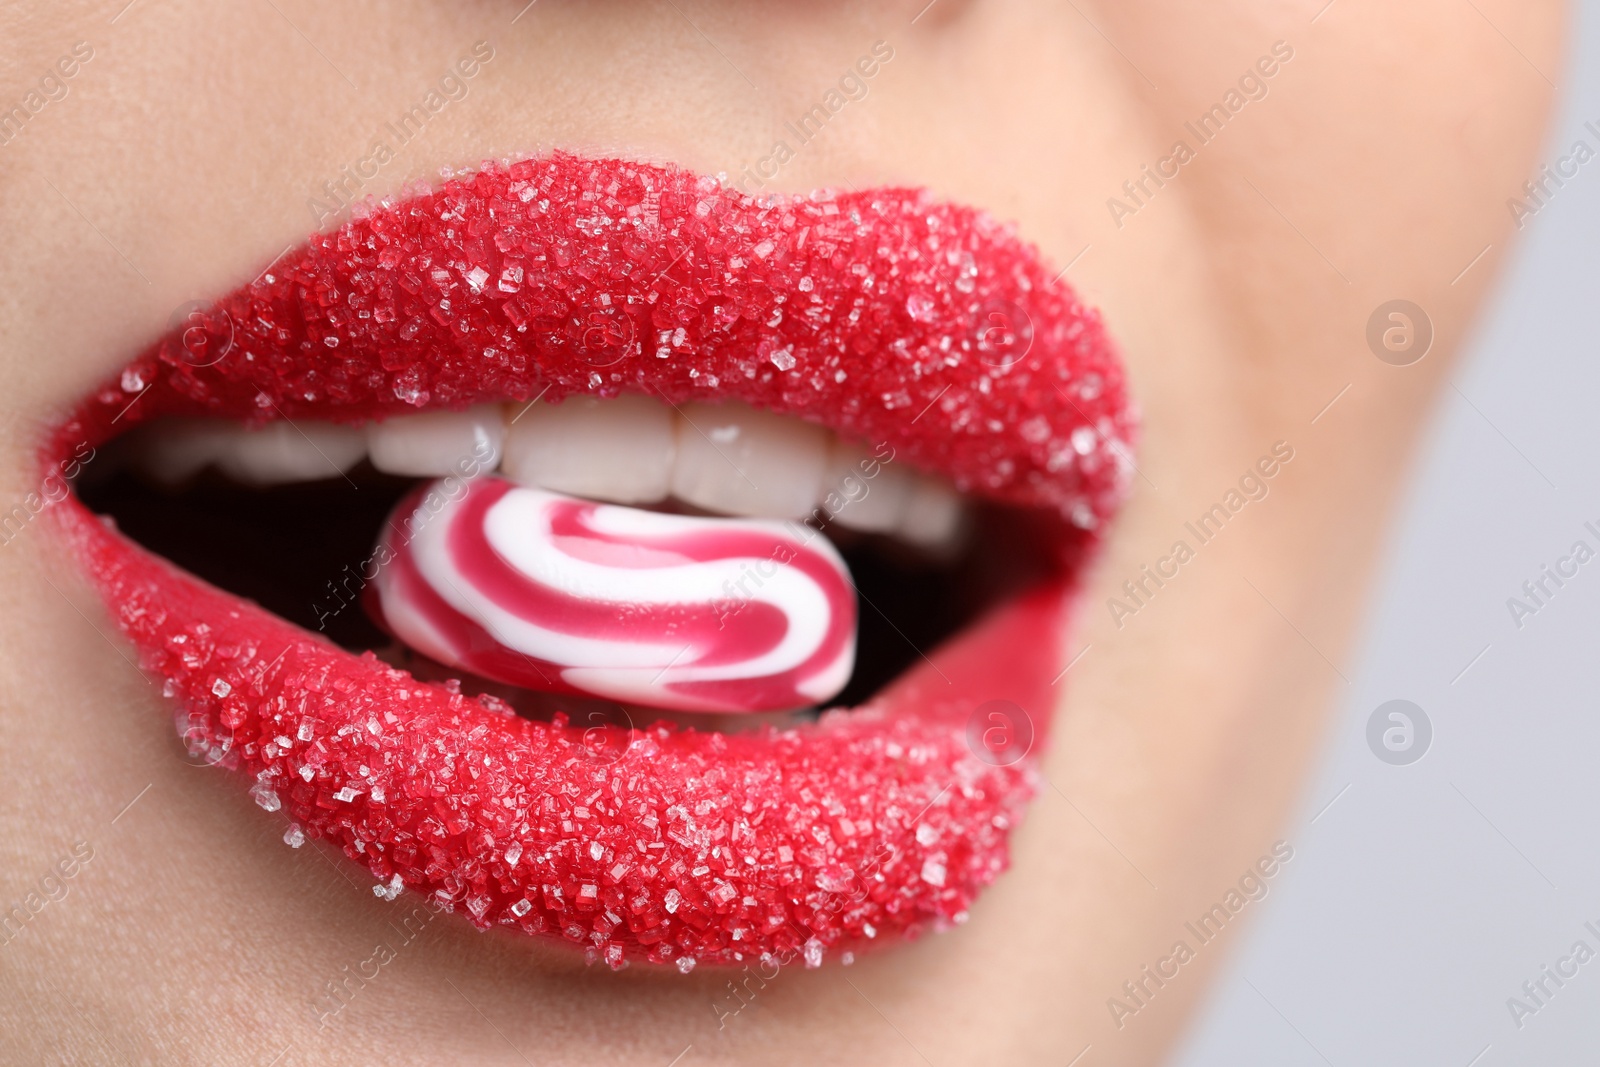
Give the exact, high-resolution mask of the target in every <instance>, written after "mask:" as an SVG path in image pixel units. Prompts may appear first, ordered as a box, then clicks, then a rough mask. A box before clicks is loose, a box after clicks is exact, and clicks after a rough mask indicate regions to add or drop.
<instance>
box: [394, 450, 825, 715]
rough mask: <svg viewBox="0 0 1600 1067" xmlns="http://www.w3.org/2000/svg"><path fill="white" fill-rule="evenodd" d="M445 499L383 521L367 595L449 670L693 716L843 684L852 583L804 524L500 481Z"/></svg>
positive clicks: (811, 698)
mask: <svg viewBox="0 0 1600 1067" xmlns="http://www.w3.org/2000/svg"><path fill="white" fill-rule="evenodd" d="M448 489H449V487H448V486H447V484H446V483H442V482H441V483H434V484H433V485H430V486H424V487H422V488H420V489H419V490H417V491H416V492H415V493H413V494H412V495H411V496H410V497H408V498H407V499H406V500H404V501H402V502H401V504H400V505H399V507H398V508H396V510H395V514H394V515H393V516H391V517H390V520H389V522H387V523H385V524H384V531H385V532H384V535H383V539H382V541H380V543H379V546H378V549H377V554H376V558H378V559H380V560H386V561H387V563H386V565H385V566H384V567H382V568H381V569H380V570H379V572H378V576H377V579H376V581H375V585H374V587H375V589H376V592H377V595H376V597H375V598H374V603H375V606H376V613H377V615H378V616H379V620H380V621H381V623H382V624H383V625H385V626H386V627H387V628H388V629H389V630H390V631H391V632H393V633H394V635H395V636H396V637H398V638H400V640H402V641H404V642H405V643H406V644H407V645H408V646H410V647H411V648H413V649H416V650H417V651H419V652H422V653H424V654H426V655H429V656H431V657H433V658H434V659H436V660H438V661H440V662H441V663H444V664H446V665H447V666H452V667H459V668H461V669H463V670H468V671H471V672H473V673H475V674H479V675H482V676H484V677H487V678H492V679H495V680H496V681H501V682H508V683H511V684H513V685H522V686H526V687H528V688H532V689H542V690H547V691H548V690H559V689H562V688H565V689H567V690H568V691H572V692H580V693H587V694H591V695H594V696H600V697H607V698H610V699H612V700H619V701H626V702H631V703H639V704H648V705H650V706H652V707H660V708H680V709H685V710H693V711H733V712H740V711H769V710H779V709H786V708H796V707H804V706H809V705H812V704H819V703H822V702H823V701H825V700H827V699H828V698H830V697H832V696H834V695H835V694H836V693H838V692H839V690H841V689H843V688H844V685H845V683H846V682H847V681H849V679H850V671H851V668H852V666H853V665H854V662H855V622H856V606H855V593H854V590H853V588H852V586H851V582H850V575H849V572H848V570H846V568H845V564H844V561H843V560H842V559H840V558H839V554H838V552H837V551H835V550H834V548H833V546H832V545H830V544H829V543H828V541H827V539H826V538H824V537H821V536H818V535H816V533H815V531H812V530H810V529H809V528H807V527H804V526H799V525H798V524H784V523H778V522H770V521H762V520H756V519H729V518H709V517H702V516H689V515H665V514H659V513H656V512H652V511H642V510H639V509H636V508H628V507H620V506H617V505H610V504H595V503H591V502H588V501H584V500H578V499H575V498H573V497H569V496H564V495H562V494H560V493H553V492H550V491H548V490H543V489H531V488H523V487H519V486H517V485H516V484H514V483H512V482H510V481H508V480H506V479H504V478H500V477H488V478H480V479H477V480H474V481H471V482H467V483H465V484H464V485H461V484H459V483H458V485H457V487H456V490H455V493H454V494H453V498H452V495H451V494H450V493H449V491H448ZM430 494H431V495H432V496H433V498H434V499H435V500H436V501H437V502H438V507H437V510H434V509H433V508H432V507H430V506H428V505H426V504H424V503H423V501H424V500H426V499H428V498H429V496H430Z"/></svg>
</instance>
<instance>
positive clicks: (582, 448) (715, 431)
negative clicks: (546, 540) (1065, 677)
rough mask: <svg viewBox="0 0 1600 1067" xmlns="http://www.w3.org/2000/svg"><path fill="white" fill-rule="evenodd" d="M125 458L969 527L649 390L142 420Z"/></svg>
mask: <svg viewBox="0 0 1600 1067" xmlns="http://www.w3.org/2000/svg"><path fill="white" fill-rule="evenodd" d="M513 412H515V414H513ZM508 418H509V420H510V421H509V422H508V421H507V419H508ZM129 456H130V459H131V462H132V465H133V467H134V468H135V469H136V470H137V471H138V472H140V473H141V474H142V475H143V476H144V477H146V478H148V479H150V480H151V481H154V482H156V483H158V484H162V485H168V486H171V485H177V484H180V483H182V482H185V481H187V480H188V479H190V478H192V477H194V476H195V475H196V474H198V473H199V472H200V471H201V470H203V469H205V468H206V467H208V466H214V467H216V468H218V469H219V470H221V471H222V472H223V473H224V474H226V475H228V476H230V477H232V478H233V479H234V480H236V481H240V482H245V483H248V484H252V485H275V484H278V483H283V482H298V481H318V480H321V479H324V478H333V477H337V476H339V475H341V474H343V473H344V472H346V471H347V470H349V469H350V468H351V467H354V466H355V465H356V464H357V463H359V462H361V460H362V458H363V457H368V456H370V458H371V460H372V465H373V466H374V467H376V468H377V469H378V470H380V471H385V472H387V473H390V474H396V475H403V476H407V477H421V478H430V477H431V478H437V477H444V476H448V475H451V474H457V475H462V476H468V477H470V476H472V475H475V474H478V473H486V472H489V471H492V470H494V469H495V467H496V465H497V464H498V465H499V469H500V471H501V473H503V474H505V475H506V476H507V477H509V478H512V479H514V480H516V481H518V482H521V483H522V484H524V485H531V486H539V487H541V488H544V489H551V490H554V491H556V492H559V493H571V494H572V495H574V496H582V497H588V498H591V499H595V500H604V501H610V502H613V503H619V504H653V503H656V502H658V501H662V500H665V499H666V498H667V497H668V496H673V497H676V498H677V499H678V500H681V501H683V502H684V503H687V504H692V505H695V506H696V507H701V508H704V509H706V510H707V511H713V512H722V513H724V514H730V515H742V516H751V517H760V518H775V519H801V518H805V517H807V516H811V515H813V514H815V515H817V516H818V517H820V518H825V519H826V520H827V522H828V524H830V525H831V524H833V523H837V524H838V525H839V526H840V527H844V528H847V529H851V530H859V531H862V532H865V533H878V534H887V535H890V536H893V537H897V538H900V539H902V540H905V541H908V542H910V543H912V544H914V545H917V546H920V547H922V548H924V549H927V550H928V551H930V552H932V553H935V554H945V553H949V552H953V551H954V550H955V549H956V548H957V547H959V544H960V542H961V538H962V535H963V533H964V532H965V531H964V527H965V519H966V507H965V504H964V502H963V501H962V499H961V497H960V496H959V495H957V493H956V492H955V490H954V489H952V488H950V487H949V486H948V485H946V484H945V483H944V482H942V481H938V480H936V479H933V478H930V477H928V476H926V475H923V474H919V473H917V472H916V471H914V470H912V469H911V468H910V467H909V466H907V465H906V464H905V463H904V462H896V461H894V460H889V461H884V460H882V459H880V458H878V456H876V455H874V454H873V453H870V452H868V451H866V450H864V449H862V448H860V447H859V446H856V445H848V444H844V443H843V442H840V441H838V440H837V439H836V438H834V436H833V435H832V434H831V433H829V432H828V431H826V430H824V429H822V428H821V427H819V426H815V425H813V424H811V423H808V422H802V421H800V420H798V419H791V418H785V417H783V416H779V415H773V414H771V413H769V412H764V411H756V410H755V409H753V408H748V407H745V406H744V405H742V404H685V405H683V407H681V408H679V409H677V411H676V412H675V411H674V410H673V408H672V407H671V406H669V405H667V404H663V403H661V402H660V401H657V400H654V399H652V398H650V397H644V396H636V395H629V396H622V397H617V398H616V399H614V400H597V399H594V398H592V397H571V398H568V399H567V400H565V401H564V402H562V403H560V404H547V403H535V404H532V405H529V406H527V407H522V408H515V407H506V408H502V407H501V406H499V405H483V406H480V407H475V408H472V409H470V410H468V411H429V412H422V413H420V414H416V415H400V416H396V417H394V418H391V419H387V420H385V421H383V422H379V423H373V424H370V425H368V426H366V427H365V428H363V429H356V428H353V427H348V426H338V425H334V424H332V423H324V422H306V421H302V422H288V421H282V422H273V423H269V424H267V425H266V426H265V427H262V428H261V429H258V430H251V429H246V428H244V427H242V426H238V425H235V424H232V423H225V422H215V421H208V420H203V419H192V420H174V421H172V422H166V423H162V424H160V425H159V426H153V427H147V428H141V429H140V430H139V431H138V432H137V434H136V435H135V436H134V437H133V438H132V439H131V440H130V441H129Z"/></svg>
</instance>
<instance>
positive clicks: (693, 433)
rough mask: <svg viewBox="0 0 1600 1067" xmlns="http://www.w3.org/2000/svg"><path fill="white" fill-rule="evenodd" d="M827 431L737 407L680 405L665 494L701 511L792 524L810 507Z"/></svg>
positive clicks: (818, 486) (813, 503) (819, 480)
mask: <svg viewBox="0 0 1600 1067" xmlns="http://www.w3.org/2000/svg"><path fill="white" fill-rule="evenodd" d="M827 463H828V432H827V431H826V430H824V429H822V428H821V427H820V426H813V425H812V424H810V423H807V422H800V421H799V420H797V419H786V418H783V417H781V416H778V415H773V414H770V413H769V412H765V411H756V410H754V409H752V408H747V407H744V406H743V405H740V404H685V405H684V406H683V408H682V409H681V411H680V417H679V419H678V459H677V465H676V467H675V469H674V470H673V472H672V492H673V494H674V495H675V496H677V497H678V499H680V500H683V501H686V502H687V503H690V504H697V505H699V506H700V507H703V508H705V509H707V510H708V511H722V512H727V513H728V514H730V515H761V516H767V517H770V518H778V519H798V518H800V517H802V516H804V515H807V514H809V513H810V512H811V510H812V509H813V508H814V507H815V506H816V503H817V499H818V497H819V495H820V490H821V488H822V473H823V470H824V468H825V467H826V466H827Z"/></svg>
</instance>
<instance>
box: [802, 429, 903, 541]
mask: <svg viewBox="0 0 1600 1067" xmlns="http://www.w3.org/2000/svg"><path fill="white" fill-rule="evenodd" d="M914 482H915V475H913V474H912V472H910V471H908V470H906V468H905V467H903V466H896V465H895V464H893V463H884V462H883V461H881V460H879V459H878V458H877V457H875V456H871V455H868V454H867V452H866V451H865V450H864V449H861V448H858V447H856V446H855V445H847V444H845V443H843V442H842V441H837V440H836V441H834V443H833V447H832V448H831V449H830V450H829V454H828V469H827V471H826V472H825V473H824V474H823V476H822V509H823V510H824V511H826V512H827V513H828V514H829V515H830V516H832V518H833V520H834V521H835V522H837V523H838V524H839V525H840V526H847V527H849V528H850V529H852V530H863V531H866V532H869V533H888V532H890V531H892V530H895V529H898V528H899V526H900V521H901V519H902V517H903V516H904V515H905V512H906V505H907V503H908V502H909V500H910V497H911V489H912V485H913V484H914Z"/></svg>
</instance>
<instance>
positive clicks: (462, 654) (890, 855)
mask: <svg viewBox="0 0 1600 1067" xmlns="http://www.w3.org/2000/svg"><path fill="white" fill-rule="evenodd" d="M1133 424H1134V418H1133V415H1132V413H1131V410H1130V405H1129V403H1128V400H1127V398H1126V395H1125V389H1124V381H1123V376H1122V371H1121V368H1120V364H1119V363H1118V360H1117V358H1116V356H1115V353H1114V351H1113V348H1112V346H1111V344H1110V342H1109V341H1108V339H1107V338H1106V337H1105V335H1104V333H1103V331H1102V329H1101V326H1100V322H1099V319H1098V317H1097V316H1096V315H1095V314H1094V313H1093V312H1092V311H1090V310H1088V309H1086V308H1084V307H1083V306H1081V305H1080V304H1079V303H1078V302H1077V301H1076V299H1075V298H1074V297H1073V295H1072V294H1071V292H1070V291H1069V290H1067V289H1066V288H1065V287H1064V286H1063V285H1061V284H1059V283H1058V281H1057V280H1055V279H1054V278H1053V277H1052V274H1051V272H1049V271H1048V270H1047V268H1046V267H1045V266H1044V264H1043V263H1042V262H1041V260H1040V258H1039V256H1038V255H1037V253H1036V252H1034V251H1033V250H1032V249H1031V248H1030V247H1029V246H1027V245H1025V244H1024V243H1022V242H1021V241H1020V240H1018V239H1017V238H1016V237H1015V235H1013V234H1012V233H1010V232H1009V231H1008V230H1007V229H1006V228H1004V227H1002V226H1000V225H998V224H997V223H995V222H993V221H992V220H990V219H988V218H987V217H986V216H984V215H983V214H981V213H979V212H976V211H973V210H971V209H967V208H962V207H959V206H955V205H950V204H947V203H943V202H940V201H938V200H936V199H934V198H932V197H931V196H929V195H927V194H925V193H922V192H918V191H913V190H896V189H886V190H869V191H865V192H858V193H850V194H816V195H813V196H809V197H794V198H777V197H769V198H762V199H759V200H753V199H751V198H748V197H745V196H742V195H739V194H737V193H734V192H732V191H729V190H727V189H724V188H722V187H721V186H720V185H719V184H718V183H717V182H716V181H715V180H713V179H708V178H704V177H697V176H695V175H692V174H689V173H687V172H684V171H682V170H679V169H675V168H670V167H660V166H653V165H647V164H639V163H633V162H625V161H615V160H592V159H582V158H578V157H573V156H567V155H554V156H549V157H544V158H540V159H536V160H526V161H522V162H518V163H513V164H509V165H486V166H485V167H484V168H483V169H482V170H479V171H476V172H472V173H467V174H461V175H457V176H456V177H453V178H451V179H449V180H447V181H446V182H444V184H443V185H442V186H441V187H440V188H438V189H435V190H429V191H424V192H418V193H416V194H415V195H412V196H410V197H409V198H407V199H404V200H401V201H398V202H393V203H390V202H385V203H383V204H379V205H375V206H371V207H370V208H369V209H368V210H366V211H365V212H364V213H363V214H362V215H360V216H359V217H357V218H356V219H354V220H352V221H350V222H349V223H347V224H346V225H344V226H342V227H341V228H340V229H338V230H337V231H335V232H333V233H330V234H326V235H321V236H318V237H315V238H313V239H312V240H311V241H310V242H309V243H308V244H307V245H306V246H304V247H302V248H300V249H297V250H295V251H292V252H290V253H288V254H286V255H285V256H283V257H280V259H279V260H278V261H277V262H275V263H274V264H272V265H270V266H269V267H268V268H267V269H266V270H264V271H263V273H262V274H261V275H260V276H259V277H258V278H257V279H256V280H255V281H253V282H252V283H251V284H250V285H248V286H246V287H244V288H243V289H240V290H238V291H236V292H234V293H232V294H230V295H229V296H227V297H225V298H223V299H221V300H219V301H217V302H216V303H215V304H214V305H212V306H210V307H207V308H204V309H199V310H197V311H196V312H195V313H194V314H193V315H192V316H191V317H190V318H189V320H188V321H187V322H186V323H185V324H184V325H183V328H182V329H180V330H176V331H174V332H173V333H172V334H171V335H170V336H167V337H165V338H163V339H162V340H161V341H160V342H159V343H158V344H157V345H155V346H154V347H153V348H152V349H151V350H150V351H149V352H147V353H146V354H145V355H143V356H142V357H140V358H139V359H137V360H136V361H134V362H133V363H132V364H130V365H129V366H128V367H127V368H126V369H124V370H123V372H122V373H121V374H120V375H119V376H118V377H117V379H116V380H114V381H112V382H110V383H108V384H107V385H106V386H105V387H104V388H102V389H100V390H99V391H97V392H96V393H95V394H93V395H92V396H90V397H88V398H86V399H85V400H84V401H83V402H82V404H81V405H80V406H79V408H78V409H77V410H76V411H75V412H74V413H73V414H72V415H71V416H70V417H69V418H68V419H66V420H65V421H64V422H63V423H62V424H61V425H60V426H59V427H58V429H57V430H56V431H55V433H54V434H53V436H52V438H51V439H50V441H49V442H48V443H47V445H46V447H45V448H44V450H43V453H42V463H43V464H44V465H45V467H46V472H47V473H50V474H53V475H57V476H60V475H63V474H65V475H69V476H70V475H72V474H75V473H76V472H77V470H78V469H79V468H80V467H81V468H83V469H85V470H87V471H88V472H89V476H85V477H84V478H82V479H80V480H79V481H80V482H81V485H80V486H79V489H80V494H79V495H74V496H73V497H71V498H69V499H68V500H67V501H65V502H64V503H63V504H62V506H60V507H58V508H56V509H54V513H55V514H56V515H58V516H59V517H60V521H61V525H62V529H63V531H64V532H65V534H66V535H67V537H68V539H69V541H70V543H71V544H72V546H73V547H74V549H75V552H76V555H77V556H78V558H79V559H81V560H82V561H83V564H84V566H85V569H86V572H87V574H88V576H89V578H90V579H91V581H92V582H93V583H94V584H95V586H96V587H97V588H98V589H99V591H100V592H101V594H102V596H103V598H104V600H105V603H106V605H107V609H108V612H109V613H110V615H111V616H112V617H113V619H114V620H115V621H116V622H117V624H118V626H119V627H120V628H121V630H122V631H123V633H124V634H125V635H126V636H127V637H128V638H129V639H130V640H131V641H132V642H133V644H134V645H135V646H136V648H137V649H138V651H139V654H140V662H141V666H143V667H144V668H145V669H146V670H147V671H150V672H152V674H154V675H155V676H158V677H159V678H160V679H161V680H162V686H163V692H164V694H165V695H166V696H167V697H169V698H172V699H173V700H174V701H175V702H176V706H177V709H178V711H177V717H178V722H179V727H180V731H181V732H182V734H183V736H184V739H185V742H186V743H187V744H188V746H189V749H190V752H191V753H192V754H195V755H196V756H198V757H200V758H202V759H204V760H205V761H206V762H211V763H216V764H218V765H221V766H224V767H227V768H230V769H235V770H237V771H240V772H242V773H243V774H244V775H245V776H246V780H247V781H248V782H249V783H250V784H249V789H250V792H251V795H252V796H253V797H254V798H255V799H256V801H257V802H258V803H259V804H260V805H261V806H262V807H263V808H265V809H267V811H269V812H281V813H282V814H281V815H279V816H278V817H280V818H281V817H283V816H284V815H286V816H287V817H288V819H289V820H290V824H289V826H288V828H287V832H286V834H285V840H286V841H288V842H289V843H291V844H296V845H298V844H300V843H302V842H303V841H304V840H306V839H308V838H319V839H323V840H326V841H329V842H330V843H332V844H334V845H336V846H337V847H339V848H340V849H341V850H342V851H344V853H345V854H346V855H347V856H349V857H350V858H351V859H353V860H355V861H356V862H357V863H360V864H361V865H363V866H365V867H366V868H367V869H368V870H369V871H370V872H371V873H372V874H373V876H374V877H375V878H376V880H377V884H376V885H375V887H374V892H375V893H376V894H377V895H378V896H380V897H387V898H391V899H392V898H393V897H394V896H396V895H397V894H399V893H400V892H402V891H405V890H412V891H416V892H420V893H425V894H428V895H429V896H430V897H432V898H433V899H434V900H436V901H437V902H438V903H439V904H440V906H443V907H448V908H451V909H452V910H456V909H459V910H460V911H461V912H463V913H464V914H466V915H467V917H468V918H469V919H470V920H471V921H473V922H474V923H475V924H477V925H479V926H480V927H484V928H490V927H498V926H511V927H516V928H518V929H521V930H524V931H526V932H529V933H533V934H538V935H544V936H548V937H552V938H557V939H564V940H567V941H570V942H573V943H575V944H578V945H581V946H582V947H583V949H584V950H585V953H586V955H587V957H588V958H589V959H591V960H604V961H605V962H607V963H609V964H610V965H612V966H613V967H620V966H623V965H624V964H626V963H627V962H629V961H630V960H639V961H649V962H651V963H655V964H668V965H673V966H676V967H677V968H678V969H679V970H680V971H684V972H687V971H689V970H692V969H693V968H694V967H695V966H696V965H699V964H727V963H733V962H736V961H739V960H745V959H752V958H769V957H776V958H778V959H779V960H782V961H787V960H788V959H793V958H800V959H803V960H804V962H805V963H806V965H808V966H818V965H820V964H821V962H822V961H823V959H824V957H825V955H826V954H827V953H828V952H830V951H837V952H839V953H842V954H844V955H843V958H845V959H846V960H848V959H849V958H850V955H849V954H850V953H852V952H854V951H856V950H857V949H859V948H860V947H861V946H862V945H865V944H869V943H873V942H881V941H885V940H892V939H896V938H903V937H908V936H915V935H917V934H919V933H921V932H923V931H926V930H930V929H937V928H940V927H943V926H946V925H949V924H952V923H959V922H961V921H963V920H964V919H965V917H966V915H967V911H968V908H969V907H970V905H971V903H972V901H973V900H974V899H975V898H976V896H977V894H978V893H979V892H980V891H981V890H982V888H983V887H984V886H985V885H987V884H989V883H990V882H991V881H992V880H993V879H994V878H995V877H996V875H997V874H998V873H999V872H1000V871H1001V870H1003V869H1004V867H1005V865H1006V862H1007V839H1008V836H1009V833H1010V830H1011V829H1012V828H1013V827H1014V826H1015V825H1016V823H1017V821H1018V820H1019V818H1020V817H1021V814H1022V811H1023V808H1024V807H1025V805H1026V803H1027V801H1028V799H1029V797H1030V796H1031V794H1032V792H1033V781H1034V774H1035V772H1034V770H1033V759H1034V756H1035V753H1036V752H1037V748H1038V744H1039V741H1040V740H1041V739H1042V735H1043V731H1044V729H1045V726H1046V724H1047V723H1048V719H1049V716H1050V712H1051V709H1052V707H1053V705H1054V704H1055V702H1056V694H1057V692H1058V690H1057V689H1056V688H1055V683H1056V682H1057V681H1058V680H1059V679H1060V677H1061V675H1062V673H1063V670H1064V668H1065V667H1066V666H1067V664H1068V656H1067V652H1066V642H1065V627H1066V624H1067V621H1068V616H1069V611H1070V606H1071V599H1072V597H1071V592H1072V589H1073V587H1074V585H1075V580H1076V576H1077V574H1078V573H1079V571H1080V570H1081V567H1082V565H1083V563H1084V561H1085V559H1086V557H1087V555H1088V552H1089V550H1090V549H1091V548H1092V547H1093V545H1094V544H1095V543H1096V539H1097V537H1098V533H1099V531H1100V530H1101V529H1102V528H1103V527H1104V525H1105V523H1106V522H1107V521H1108V520H1109V519H1110V517H1111V515H1112V514H1113V512H1114V510H1115V508H1116V506H1117V503H1118V502H1119V500H1120V499H1121V496H1122V494H1123V492H1124V489H1125V486H1126V482H1127V461H1126V449H1127V447H1128V445H1129V442H1130V440H1131V436H1132V433H1133ZM89 456H93V457H94V458H93V459H88V458H87V457H89Z"/></svg>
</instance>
